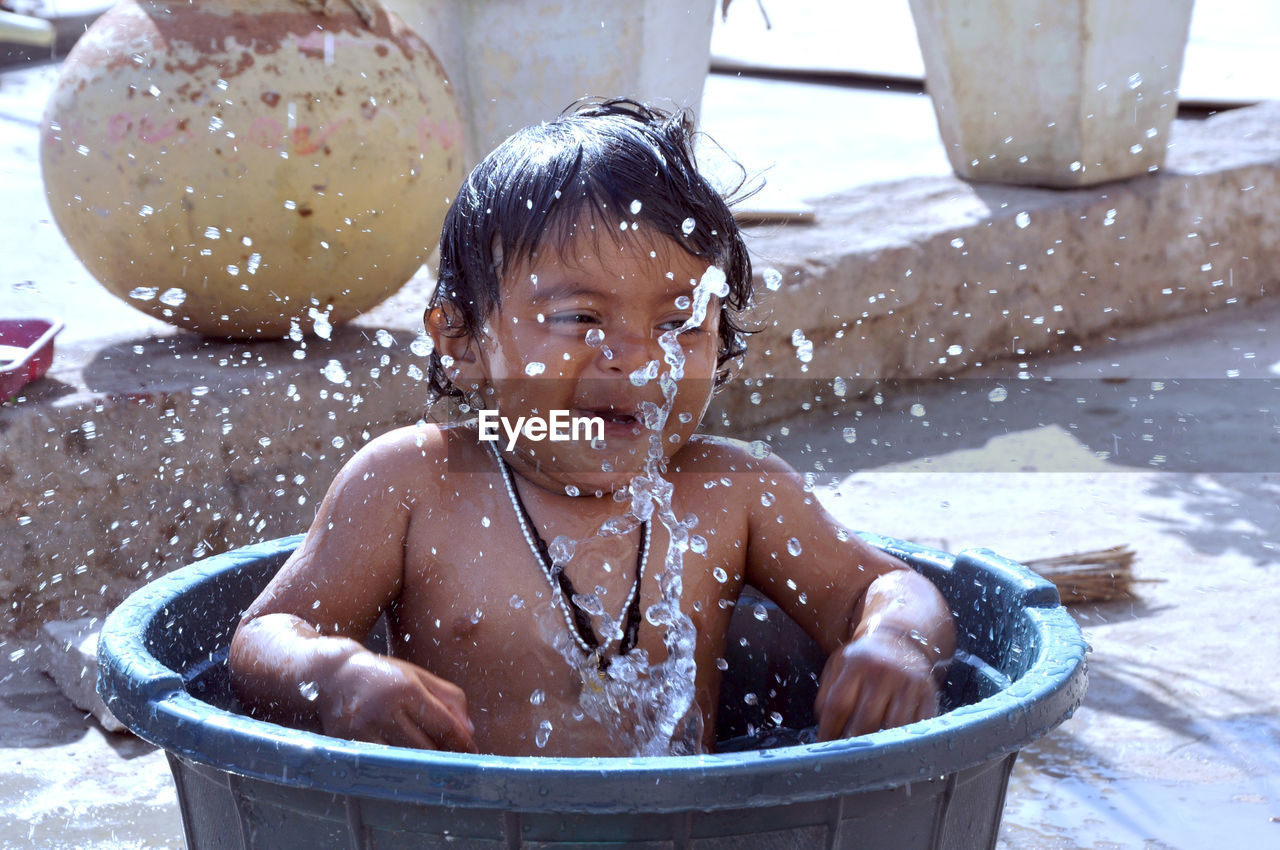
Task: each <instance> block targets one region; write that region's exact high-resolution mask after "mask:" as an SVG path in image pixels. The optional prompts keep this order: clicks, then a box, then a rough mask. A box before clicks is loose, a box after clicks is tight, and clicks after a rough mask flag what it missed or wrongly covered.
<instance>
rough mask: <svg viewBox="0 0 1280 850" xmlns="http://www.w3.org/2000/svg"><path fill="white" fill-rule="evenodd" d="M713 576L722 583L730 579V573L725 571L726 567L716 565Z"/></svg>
mask: <svg viewBox="0 0 1280 850" xmlns="http://www.w3.org/2000/svg"><path fill="white" fill-rule="evenodd" d="M711 576H712V578H714V579H715V580H716V581H718V582H720V583H721V584H724V583H725V582H726V581H728V580H729V574H728V573H726V572H725V571H724V567H716V568H715V569H714V570H712V571H711Z"/></svg>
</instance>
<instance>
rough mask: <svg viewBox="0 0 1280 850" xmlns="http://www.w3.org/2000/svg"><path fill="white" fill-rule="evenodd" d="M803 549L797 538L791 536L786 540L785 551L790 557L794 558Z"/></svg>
mask: <svg viewBox="0 0 1280 850" xmlns="http://www.w3.org/2000/svg"><path fill="white" fill-rule="evenodd" d="M803 551H804V549H803V548H801V546H800V541H799V540H797V539H795V538H794V537H792V538H791V539H790V540H788V541H787V552H788V553H789V554H790V555H791V557H793V558H795V557H797V556H798V555H799V554H800V553H801V552H803Z"/></svg>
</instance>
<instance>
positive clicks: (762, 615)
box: [751, 605, 769, 623]
mask: <svg viewBox="0 0 1280 850" xmlns="http://www.w3.org/2000/svg"><path fill="white" fill-rule="evenodd" d="M751 616H753V617H755V618H756V619H757V620H759V621H760V622H762V623H763V622H764V621H765V620H767V619H769V611H768V609H767V608H765V607H764V606H763V605H756V606H755V607H753V608H752V609H751Z"/></svg>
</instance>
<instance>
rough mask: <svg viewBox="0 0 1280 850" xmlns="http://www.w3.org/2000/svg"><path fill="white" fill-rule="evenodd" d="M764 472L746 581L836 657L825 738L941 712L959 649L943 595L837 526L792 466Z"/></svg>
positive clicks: (823, 721)
mask: <svg viewBox="0 0 1280 850" xmlns="http://www.w3.org/2000/svg"><path fill="white" fill-rule="evenodd" d="M757 471H758V478H757V477H756V476H754V475H753V476H751V480H750V489H752V490H753V491H755V492H752V493H751V494H750V495H749V498H748V503H749V504H750V505H751V506H752V507H751V516H750V520H749V521H750V534H749V538H748V539H749V544H748V551H747V576H746V578H747V583H748V584H751V585H752V586H754V587H756V588H758V589H759V590H761V591H762V592H764V593H765V594H767V595H768V596H769V597H770V598H772V599H773V600H774V602H776V603H777V604H778V605H779V606H780V607H782V608H783V610H785V611H786V612H787V613H788V614H789V615H791V617H792V618H793V619H794V620H796V622H798V623H799V624H800V625H801V626H803V627H804V629H805V631H807V632H808V633H809V634H810V635H811V636H812V637H813V638H814V639H815V640H817V641H818V643H819V644H820V645H821V646H822V648H823V649H824V650H825V651H826V652H827V653H828V654H829V655H828V659H827V664H826V667H824V668H823V671H822V678H821V681H820V685H819V690H818V699H817V703H816V705H815V711H816V714H817V717H818V736H819V738H820V739H821V740H831V739H834V738H848V737H853V736H855V735H862V734H866V733H868V732H874V731H876V730H878V729H888V728H891V727H894V726H902V725H904V724H907V723H912V722H914V721H916V720H923V719H925V718H927V717H932V716H934V715H935V714H937V712H938V688H939V684H940V681H941V674H942V672H943V671H944V670H945V668H946V665H947V663H948V662H950V660H951V656H952V653H953V652H954V651H955V627H954V625H953V624H952V619H951V612H950V610H949V609H948V608H947V604H946V602H945V601H944V600H943V598H942V594H940V593H939V592H938V590H937V588H935V587H934V586H933V584H932V583H931V582H930V581H929V580H928V579H926V578H924V577H923V576H921V575H919V574H918V573H916V572H915V571H914V570H912V569H910V568H909V567H907V566H906V565H905V564H903V563H902V562H901V561H899V560H898V559H896V558H893V557H891V556H890V555H887V554H885V553H884V552H881V551H880V550H878V549H875V548H873V547H871V546H868V545H867V544H866V543H864V542H863V541H862V540H861V539H860V538H859V537H858V536H857V535H856V534H853V533H851V532H849V531H848V530H846V529H845V528H844V527H843V526H842V525H840V523H838V522H836V520H835V519H834V518H833V517H831V515H830V514H828V513H827V512H826V510H824V509H823V507H822V506H821V505H820V504H819V503H818V500H817V498H816V497H815V496H814V495H813V494H812V493H810V492H805V489H804V487H803V484H802V483H801V481H800V477H799V475H797V474H796V472H795V471H794V470H793V469H792V468H791V467H790V466H789V465H787V464H786V463H785V462H784V461H781V460H778V459H775V458H769V459H767V460H766V461H765V462H764V463H763V464H761V465H760V467H758V470H757ZM765 494H768V495H767V496H766V495H765ZM761 496H764V498H763V499H762V498H761Z"/></svg>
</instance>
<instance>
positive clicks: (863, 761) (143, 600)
mask: <svg viewBox="0 0 1280 850" xmlns="http://www.w3.org/2000/svg"><path fill="white" fill-rule="evenodd" d="M863 536H864V538H866V539H867V540H868V542H870V543H872V544H873V545H876V546H879V547H880V548H883V549H885V550H886V551H889V552H891V553H892V554H895V555H898V556H899V557H904V558H906V559H909V562H911V563H912V564H913V566H914V567H916V568H917V569H920V566H921V564H932V565H933V568H935V569H954V568H955V567H956V565H957V564H964V565H967V567H968V568H969V569H975V568H976V569H981V570H986V571H991V572H994V573H995V574H996V575H995V577H994V578H995V579H996V580H997V581H998V583H999V584H1000V585H1001V586H1002V587H1009V588H1011V589H1012V590H1011V592H1012V593H1017V594H1018V597H1017V598H1018V599H1019V600H1020V604H1022V606H1023V607H1022V613H1023V615H1024V616H1026V617H1028V618H1029V619H1030V621H1031V627H1032V628H1034V629H1035V630H1036V631H1037V632H1038V634H1039V644H1040V652H1039V653H1038V655H1037V657H1036V659H1035V660H1034V661H1033V662H1032V663H1031V665H1030V666H1029V667H1028V669H1027V670H1026V672H1025V673H1024V674H1023V675H1022V676H1021V677H1019V678H1018V679H1017V680H1015V681H1014V682H1012V683H1011V684H1010V685H1009V686H1008V687H1006V688H1004V689H1002V690H1000V691H999V692H997V693H995V694H992V695H991V696H988V697H986V698H984V699H981V700H979V701H977V702H975V703H973V704H971V705H966V706H961V707H960V708H957V709H954V710H952V711H950V712H948V713H946V714H943V715H940V716H939V717H935V718H931V719H929V720H925V721H920V722H918V723H913V724H910V725H908V726H903V727H899V728H897V729H889V730H884V731H881V732H875V733H872V734H870V735H864V736H861V737H858V738H853V739H845V740H840V741H830V742H823V743H817V744H805V745H799V746H792V747H782V748H778V749H774V750H763V751H747V752H735V753H715V754H708V755H699V756H682V757H643V758H623V757H594V758H560V757H546V756H495V755H478V756H477V755H472V754H464V753H446V752H438V751H424V750H413V749H408V748H402V747H391V746H386V745H381V744H370V743H365V742H357V741H348V740H345V739H341V738H333V737H329V736H326V735H322V734H319V733H315V732H309V731H304V730H299V729H293V728H289V727H285V726H280V725H277V724H274V723H269V722H267V721H263V720H257V719H254V718H252V717H249V716H247V715H242V714H237V713H234V712H231V711H227V710H225V709H222V708H219V707H216V706H214V705H212V704H211V703H208V702H205V701H203V700H200V699H198V698H196V697H194V696H192V695H191V694H189V693H187V691H186V690H185V682H184V679H183V677H182V675H181V674H180V673H179V672H177V671H174V670H172V669H170V668H168V667H166V666H164V665H163V664H161V663H160V662H159V660H158V659H156V658H155V657H154V656H153V655H152V654H151V652H150V650H149V649H148V648H147V647H146V645H145V640H144V635H145V634H146V633H147V629H148V626H149V624H150V623H151V622H152V621H153V620H155V619H156V618H157V617H159V616H161V615H162V614H163V613H164V612H165V610H166V608H167V607H168V606H169V605H170V604H171V601H173V600H174V599H178V598H181V595H182V593H183V592H184V591H190V590H193V589H194V588H196V587H197V586H199V585H200V584H202V583H204V582H210V581H215V582H216V581H217V580H218V579H219V578H220V577H222V576H223V574H224V573H225V574H229V573H231V572H234V571H236V570H238V569H239V568H241V567H242V566H244V565H246V564H248V563H251V562H255V561H260V560H262V559H266V558H273V557H274V558H281V559H283V557H285V556H287V554H288V553H289V552H290V551H292V550H293V549H294V548H296V546H297V545H298V544H299V543H300V541H301V539H302V537H301V536H300V535H298V536H293V537H287V538H281V539H278V540H271V541H266V542H263V543H258V544H254V545H251V546H247V547H243V548H240V549H235V550H232V551H229V552H225V553H223V554H220V555H215V556H212V557H210V558H207V559H205V560H203V561H199V562H196V563H194V564H192V565H190V566H187V567H183V568H180V569H178V570H175V571H174V572H172V573H169V574H167V575H165V576H163V577H161V578H159V579H157V580H155V581H153V582H151V583H150V584H148V585H146V586H144V587H143V588H141V589H139V590H137V591H136V592H134V593H133V594H132V595H131V596H129V597H128V599H126V600H125V601H124V602H123V603H122V604H121V605H120V606H119V607H118V608H117V609H116V611H115V612H113V613H112V614H111V615H110V616H109V617H108V618H107V620H106V622H105V623H104V625H103V629H102V632H101V634H100V636H99V681H98V688H99V692H100V694H101V695H102V697H103V699H104V700H105V701H106V703H107V705H108V707H109V708H110V709H111V711H112V712H113V713H114V714H115V715H116V717H117V718H118V719H119V720H120V721H121V722H122V723H124V724H125V725H126V726H128V727H129V728H130V729H131V730H132V731H133V732H134V733H135V734H137V735H138V736H139V737H141V738H143V739H144V740H146V741H148V742H149V743H151V744H154V745H155V746H157V747H161V748H163V749H165V750H167V751H169V752H170V753H171V754H173V755H175V756H178V757H180V758H183V759H186V760H189V761H194V762H198V763H201V764H206V765H209V766H211V767H214V768H217V769H220V770H224V771H228V772H231V773H235V774H240V775H244V776H249V777H255V778H258V779H263V780H267V781H272V782H277V783H282V784H286V785H293V786H297V787H301V788H308V789H312V790H318V791H326V792H331V793H335V794H344V795H355V796H361V797H371V798H377V799H388V800H398V801H411V802H413V801H416V802H422V803H427V804H435V805H448V806H459V807H464V808H501V809H507V810H514V811H548V810H555V811H562V812H570V813H584V814H587V813H589V814H607V813H622V812H635V811H650V812H655V813H661V812H675V811H686V810H688V809H690V808H697V809H699V810H706V811H713V810H717V809H740V808H744V807H754V806H764V805H781V804H787V803H802V802H810V801H815V800H821V799H828V798H831V797H832V796H834V795H845V794H852V793H859V792H864V791H875V790H883V789H888V788H892V787H895V786H903V785H906V786H910V785H911V784H914V783H919V782H933V781H943V780H944V778H945V777H947V776H949V775H950V774H954V773H958V772H960V771H962V770H966V769H970V768H974V767H978V766H980V765H983V764H987V763H992V765H993V766H994V760H995V759H997V758H999V757H1002V756H1005V755H1008V754H1009V753H1013V752H1016V751H1017V750H1019V749H1020V748H1021V747H1022V746H1023V745H1024V744H1026V743H1028V742H1030V741H1032V740H1034V739H1036V738H1038V737H1040V736H1041V735H1043V734H1044V733H1045V732H1047V731H1048V730H1049V729H1051V728H1053V727H1054V726H1056V725H1058V724H1059V723H1061V722H1062V721H1064V720H1066V719H1067V718H1068V717H1070V716H1071V714H1072V713H1074V711H1075V709H1076V708H1077V707H1078V706H1079V704H1080V702H1081V701H1082V699H1083V697H1084V689H1085V657H1084V656H1085V650H1086V646H1085V643H1084V641H1083V638H1082V636H1081V632H1080V629H1079V627H1078V626H1077V625H1076V623H1075V621H1074V620H1072V618H1071V616H1070V615H1069V614H1068V613H1067V611H1066V609H1065V608H1062V607H1061V606H1060V605H1059V604H1058V597H1057V591H1056V588H1054V587H1053V585H1052V584H1050V583H1049V582H1047V581H1045V580H1044V579H1042V578H1040V577H1038V576H1036V575H1035V574H1034V573H1032V572H1031V571H1030V570H1028V569H1027V568H1026V567H1024V566H1022V565H1020V564H1017V563H1015V562H1012V561H1008V560H1006V559H1003V558H1001V557H999V556H997V555H995V554H994V553H991V552H989V551H987V550H965V551H963V552H961V553H959V554H958V555H955V556H952V555H949V554H947V553H944V552H940V551H938V550H934V549H929V548H927V547H922V546H917V545H916V544H912V543H907V542H905V541H901V540H895V539H893V538H887V537H880V536H878V535H872V534H864V535H863ZM1046 588H1047V592H1046ZM237 616H238V613H237ZM926 756H927V757H926ZM609 780H619V781H622V782H625V783H626V786H625V787H626V788H627V789H628V793H627V794H626V795H625V799H619V796H620V795H619V794H618V791H617V789H616V787H615V784H616V783H615V782H613V781H609ZM636 792H643V793H636ZM691 801H696V804H691Z"/></svg>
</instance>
